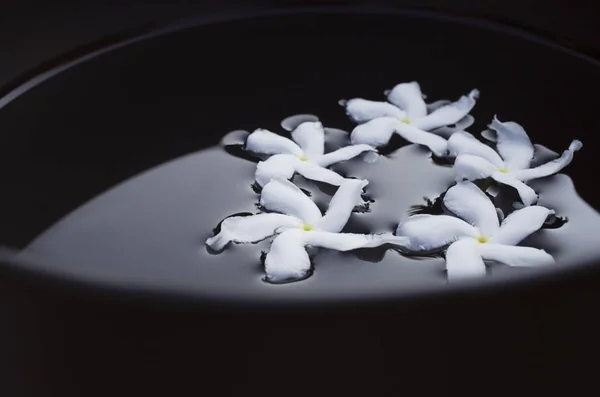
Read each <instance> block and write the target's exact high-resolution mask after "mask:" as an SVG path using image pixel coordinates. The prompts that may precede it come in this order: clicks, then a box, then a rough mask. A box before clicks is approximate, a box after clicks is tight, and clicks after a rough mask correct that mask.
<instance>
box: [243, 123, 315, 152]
mask: <svg viewBox="0 0 600 397" xmlns="http://www.w3.org/2000/svg"><path fill="white" fill-rule="evenodd" d="M246 150H249V151H251V152H254V153H263V154H295V155H296V156H302V155H303V154H304V152H303V151H302V149H300V146H298V145H296V144H295V143H294V141H292V140H291V139H288V138H285V137H283V136H281V135H277V134H275V133H273V132H271V131H268V130H265V129H262V128H259V129H257V130H254V132H253V133H252V134H250V135H249V136H248V139H246Z"/></svg>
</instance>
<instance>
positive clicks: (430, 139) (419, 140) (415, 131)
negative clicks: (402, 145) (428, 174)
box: [396, 123, 448, 157]
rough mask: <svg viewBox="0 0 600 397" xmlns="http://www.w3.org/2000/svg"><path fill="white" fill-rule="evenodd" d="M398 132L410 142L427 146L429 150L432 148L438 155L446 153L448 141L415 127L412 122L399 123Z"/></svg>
mask: <svg viewBox="0 0 600 397" xmlns="http://www.w3.org/2000/svg"><path fill="white" fill-rule="evenodd" d="M396 132H397V133H398V135H400V136H401V137H402V138H404V139H406V140H407V141H409V142H412V143H416V144H418V145H424V146H427V147H428V148H429V150H431V152H432V153H433V154H435V155H436V156H438V157H443V156H445V155H446V152H447V149H448V141H446V140H445V139H444V138H442V137H441V136H438V135H435V134H432V133H431V132H427V131H423V130H421V129H419V128H416V127H414V126H413V125H412V124H406V123H398V124H397V126H396Z"/></svg>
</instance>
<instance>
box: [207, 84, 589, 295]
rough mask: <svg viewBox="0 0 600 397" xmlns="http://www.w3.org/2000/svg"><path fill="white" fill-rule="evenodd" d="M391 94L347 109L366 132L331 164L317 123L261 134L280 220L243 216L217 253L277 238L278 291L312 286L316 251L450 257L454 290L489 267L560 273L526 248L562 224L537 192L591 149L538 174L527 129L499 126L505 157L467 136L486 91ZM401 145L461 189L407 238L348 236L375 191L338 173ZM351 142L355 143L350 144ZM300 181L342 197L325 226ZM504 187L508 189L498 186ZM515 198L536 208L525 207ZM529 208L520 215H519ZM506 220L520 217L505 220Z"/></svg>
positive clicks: (357, 133) (262, 170) (405, 230)
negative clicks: (440, 168)
mask: <svg viewBox="0 0 600 397" xmlns="http://www.w3.org/2000/svg"><path fill="white" fill-rule="evenodd" d="M385 94H386V95H387V99H388V101H389V102H377V101H370V100H366V99H362V98H355V99H350V100H347V101H346V100H343V101H340V104H341V105H343V106H344V107H345V108H346V113H347V114H348V115H349V116H350V118H351V119H352V120H353V121H354V122H356V123H358V124H359V125H358V126H357V127H356V128H354V130H353V131H352V133H351V134H350V142H351V143H352V144H351V145H349V146H345V147H342V148H340V149H337V150H335V151H333V152H330V153H325V139H326V129H325V128H324V127H323V125H322V124H321V122H319V120H318V119H317V118H316V117H315V116H311V115H299V116H294V117H290V118H288V119H286V120H284V121H283V122H282V126H283V128H284V129H286V130H287V131H290V132H291V138H292V139H288V138H285V137H283V136H280V135H277V134H274V133H272V132H270V131H267V130H264V129H257V130H255V131H254V132H253V133H251V134H249V135H248V136H247V138H246V139H245V143H244V145H243V150H242V151H244V152H246V153H252V154H254V155H255V156H257V157H260V156H261V155H267V156H268V158H266V159H265V157H261V158H262V160H263V161H260V162H259V163H258V164H257V167H256V171H255V180H256V183H257V184H258V185H259V186H261V187H262V192H261V198H260V204H261V205H262V207H263V209H265V210H267V211H272V212H275V213H261V214H257V215H252V216H231V217H229V218H227V219H225V220H224V221H223V222H222V223H221V227H220V230H219V231H218V232H217V234H216V235H215V236H213V237H211V238H209V239H208V240H207V241H206V244H207V245H208V246H209V247H210V248H212V249H214V250H217V251H221V250H223V249H224V248H225V246H226V245H227V244H228V243H229V242H235V243H250V242H258V241H261V240H264V239H266V238H268V237H271V236H274V235H276V237H275V238H274V240H273V242H272V244H271V247H270V250H269V251H268V252H267V253H266V255H265V256H264V265H265V271H266V278H265V279H266V280H267V281H269V282H271V283H282V282H288V281H297V280H301V279H304V278H306V277H308V276H310V274H311V262H310V257H309V254H308V252H307V251H306V247H320V248H328V249H332V250H338V251H350V250H355V249H358V248H369V247H378V246H382V245H385V244H388V243H389V244H393V245H395V246H396V247H397V248H399V250H400V251H402V252H403V254H405V255H406V256H409V257H415V255H416V256H417V257H418V256H423V255H435V254H438V255H439V254H440V253H442V252H443V253H445V260H446V269H447V274H448V278H449V279H451V280H454V279H462V278H470V277H474V276H482V275H485V273H486V266H485V261H495V262H501V263H504V264H507V265H509V266H513V267H536V266H544V265H549V264H552V263H554V259H553V257H552V256H551V255H549V254H548V253H546V252H545V251H544V250H542V249H536V248H532V247H524V246H518V244H519V243H520V242H521V241H522V240H523V239H525V238H526V237H527V236H529V235H530V234H532V233H534V232H536V231H538V230H539V229H541V228H547V227H548V225H550V224H551V223H552V225H556V224H557V225H561V224H562V223H561V222H557V221H556V220H557V218H556V217H555V216H554V211H553V210H551V209H548V208H545V207H542V206H538V205H533V204H535V202H536V201H537V198H538V197H537V193H536V192H535V191H534V190H533V189H532V188H531V187H529V186H528V185H527V184H526V182H527V181H529V180H532V179H536V178H542V177H545V176H549V175H552V174H555V173H557V172H559V171H560V170H562V169H563V168H564V167H566V166H567V165H568V164H569V163H570V162H571V161H572V159H573V155H574V152H575V151H577V150H579V149H580V148H581V147H582V144H581V142H580V141H578V140H574V141H573V142H572V143H571V145H570V146H569V148H568V150H565V151H564V152H563V154H562V155H560V156H559V155H558V154H557V153H553V154H552V157H553V160H551V161H548V162H546V163H544V164H541V165H538V166H534V165H532V162H533V161H534V160H535V161H536V162H538V163H539V162H540V160H541V158H539V156H538V155H537V154H536V158H535V159H534V145H532V143H531V141H530V139H529V137H528V136H527V133H526V132H525V130H524V129H523V128H522V127H521V126H520V125H519V124H517V123H514V122H504V123H502V122H500V121H498V119H497V118H494V119H493V121H492V123H491V124H490V125H489V128H490V130H487V131H484V132H483V133H482V136H483V137H484V138H486V139H487V140H489V141H491V142H493V143H495V148H494V147H492V146H490V145H488V144H486V143H484V142H482V141H480V140H479V139H477V138H476V137H475V136H473V135H472V134H470V133H468V132H466V131H464V128H466V127H468V126H470V125H471V124H472V123H473V120H474V119H473V117H471V116H470V115H469V112H470V111H471V109H472V108H473V107H474V106H475V103H476V100H477V97H478V95H479V92H478V91H477V90H472V91H471V92H470V93H469V94H468V95H465V96H462V97H461V98H460V99H458V100H457V101H455V102H450V101H446V100H442V101H437V102H434V103H432V104H427V103H425V101H424V96H423V94H422V93H421V88H420V86H419V84H418V83H417V82H411V83H402V84H398V85H396V86H395V87H394V88H393V89H392V90H389V91H386V92H385ZM329 132H330V133H331V131H329ZM393 134H398V135H400V136H401V137H403V138H404V139H406V140H407V141H410V142H413V143H416V144H419V145H424V146H427V147H428V148H429V149H430V150H431V152H432V153H433V154H434V155H435V156H436V157H438V158H439V159H443V160H444V161H446V162H449V163H452V162H453V170H454V172H455V176H456V185H454V186H452V187H451V188H449V189H448V190H447V191H446V193H444V194H443V195H441V196H440V197H438V198H437V199H436V201H435V202H430V203H429V204H428V205H427V206H421V207H419V208H415V207H413V208H412V209H409V213H411V211H412V214H411V215H410V216H409V217H408V218H406V219H405V220H404V221H403V222H401V223H400V224H399V225H398V227H397V230H396V235H393V234H391V233H384V234H379V235H373V234H354V233H341V231H342V229H343V228H344V227H345V226H346V223H347V222H348V220H349V218H350V216H351V213H352V211H354V210H356V207H360V206H365V205H366V203H365V202H364V201H363V200H362V198H361V194H362V191H363V188H364V187H365V186H366V185H367V184H368V183H369V182H368V181H366V180H357V179H347V178H344V177H343V176H341V175H339V174H338V173H336V172H334V171H332V170H330V169H328V168H327V167H329V166H331V165H333V164H335V163H338V162H341V161H345V160H349V159H352V158H354V157H356V156H358V155H360V154H362V153H365V152H367V153H366V156H365V160H367V161H368V160H369V159H374V158H376V157H378V156H377V153H378V151H377V149H376V148H380V149H381V148H382V147H383V146H385V145H388V148H389V143H390V139H391V137H392V136H393ZM342 135H343V136H344V142H347V138H346V136H347V133H345V132H344V133H343V134H342ZM328 136H329V137H330V135H328ZM240 147H241V146H240ZM382 153H383V152H382ZM416 172H418V170H417V171H416ZM295 173H299V174H301V175H302V176H304V177H305V178H306V179H309V180H313V181H319V182H325V183H327V184H330V185H333V186H338V188H337V191H336V193H335V195H334V196H333V197H332V198H331V201H330V204H329V209H328V210H327V212H326V214H325V215H324V216H323V215H322V214H321V211H320V210H319V209H318V207H317V206H316V204H315V203H314V202H313V201H312V200H311V199H310V198H309V197H308V196H307V195H306V194H304V193H303V192H302V190H301V189H299V188H298V187H297V186H295V185H294V184H293V183H292V182H291V181H290V180H291V179H292V178H293V176H294V175H295ZM493 181H496V182H497V183H498V186H490V183H493ZM480 182H481V183H480ZM389 183H394V181H389ZM475 183H479V184H480V185H482V186H483V187H482V188H480V187H478V185H476V184H475ZM505 187H510V188H509V189H507V190H505V192H506V193H509V194H508V195H504V194H495V197H494V199H493V200H494V201H493V202H492V200H491V199H490V198H489V197H488V196H487V195H486V193H484V191H486V192H489V193H492V190H493V189H495V190H496V193H499V192H500V191H501V192H504V189H505ZM513 188H514V189H513ZM515 191H516V192H517V193H518V195H519V197H520V199H521V201H522V203H523V204H524V205H522V204H519V203H514V201H515V199H514V192H515ZM510 196H512V197H510ZM509 197H510V199H509V200H505V199H506V198H509ZM517 207H520V209H517V210H514V209H515V208H517ZM415 211H419V212H421V213H420V214H415ZM442 211H445V212H450V214H442ZM504 211H506V213H508V214H509V215H508V216H506V217H505V216H504V213H505V212H504ZM390 215H391V214H390ZM550 219H552V220H553V221H554V222H550ZM563 223H564V222H563Z"/></svg>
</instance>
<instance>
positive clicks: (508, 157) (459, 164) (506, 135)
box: [451, 118, 582, 206]
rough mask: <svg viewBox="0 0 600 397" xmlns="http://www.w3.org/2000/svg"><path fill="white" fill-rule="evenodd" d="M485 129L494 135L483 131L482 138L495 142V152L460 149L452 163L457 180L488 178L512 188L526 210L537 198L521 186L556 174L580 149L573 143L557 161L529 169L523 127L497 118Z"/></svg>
mask: <svg viewBox="0 0 600 397" xmlns="http://www.w3.org/2000/svg"><path fill="white" fill-rule="evenodd" d="M489 127H490V129H491V130H492V131H495V136H494V135H492V134H491V131H486V133H485V134H484V136H486V137H487V138H488V139H490V140H493V141H495V142H496V148H497V150H498V152H496V151H495V150H492V149H491V148H490V147H489V146H487V145H484V144H483V143H480V142H479V141H477V142H479V144H475V143H474V144H473V145H472V146H471V147H470V148H469V149H467V150H465V149H464V147H465V145H462V152H461V153H459V154H458V156H457V157H456V160H455V163H454V170H455V171H456V175H457V179H459V180H462V179H467V180H471V181H472V180H477V179H486V178H492V179H493V180H495V181H497V182H499V183H501V184H504V185H509V186H512V187H513V188H515V189H516V190H517V192H518V193H519V196H520V198H521V201H522V202H523V204H524V205H526V206H527V205H531V204H533V203H535V202H536V201H537V198H538V197H537V194H536V192H535V191H534V190H533V189H532V188H531V187H529V186H527V185H526V184H525V183H524V182H527V181H529V180H532V179H537V178H543V177H546V176H549V175H553V174H556V173H557V172H559V171H560V170H562V169H563V168H564V167H566V166H567V165H568V164H569V163H570V162H571V161H572V160H573V154H574V153H575V152H576V151H578V150H579V149H581V147H582V143H581V141H578V140H574V141H573V142H571V144H570V145H569V148H568V149H567V150H565V151H564V152H563V154H562V155H561V156H560V157H559V158H557V159H554V160H552V161H549V162H547V163H545V164H542V165H540V166H537V167H534V168H530V165H531V161H532V159H533V156H534V147H533V145H532V143H531V140H530V139H529V136H527V133H526V132H525V130H524V129H523V127H521V126H520V125H519V124H517V123H514V122H505V123H502V122H500V121H498V119H497V118H494V120H493V121H492V123H491V124H490V125H489ZM458 136H459V135H457V137H458ZM451 139H453V138H451ZM473 139H475V138H473Z"/></svg>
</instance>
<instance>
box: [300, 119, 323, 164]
mask: <svg viewBox="0 0 600 397" xmlns="http://www.w3.org/2000/svg"><path fill="white" fill-rule="evenodd" d="M292 139H293V140H294V141H295V142H296V143H297V144H298V145H300V147H301V148H302V150H303V151H304V155H305V156H307V157H317V156H321V155H322V154H323V151H324V148H325V130H324V129H323V124H321V122H320V121H307V122H305V123H302V124H300V125H299V126H298V127H296V128H295V129H294V131H292Z"/></svg>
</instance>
